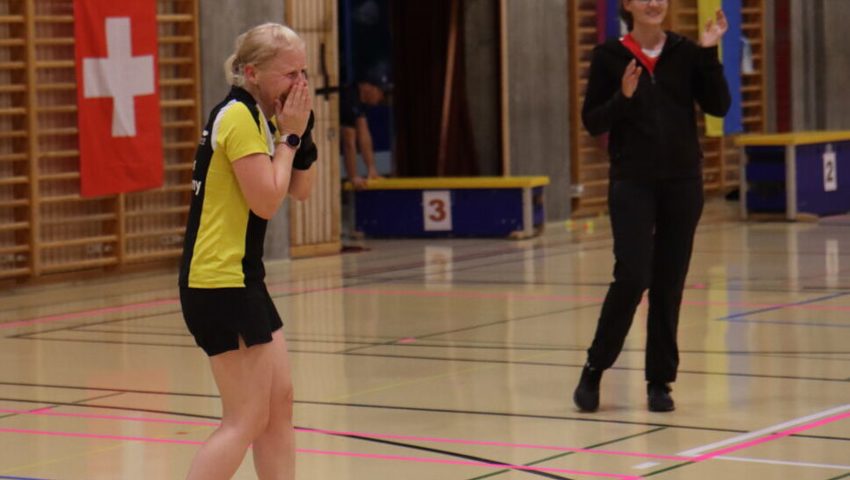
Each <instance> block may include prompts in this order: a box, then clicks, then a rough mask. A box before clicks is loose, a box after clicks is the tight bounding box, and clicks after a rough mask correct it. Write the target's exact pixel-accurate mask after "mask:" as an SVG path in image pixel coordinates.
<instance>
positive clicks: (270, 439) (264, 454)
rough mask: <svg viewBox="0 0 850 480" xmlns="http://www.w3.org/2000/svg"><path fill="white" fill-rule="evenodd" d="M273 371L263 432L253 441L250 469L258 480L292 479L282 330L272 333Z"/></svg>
mask: <svg viewBox="0 0 850 480" xmlns="http://www.w3.org/2000/svg"><path fill="white" fill-rule="evenodd" d="M272 346H273V347H274V359H273V360H272V363H273V365H274V367H273V368H274V371H273V372H272V377H273V378H272V388H271V394H270V396H269V398H268V401H269V412H270V415H269V422H268V426H267V427H266V430H265V431H264V432H262V434H261V435H260V436H259V437H257V439H256V440H254V469H255V470H256V471H257V477H258V478H259V479H260V480H294V479H295V431H294V430H293V424H292V374H291V373H290V365H289V353H288V352H287V348H286V340H285V339H284V337H283V330H282V329H281V330H278V331H276V332H274V333H273V334H272Z"/></svg>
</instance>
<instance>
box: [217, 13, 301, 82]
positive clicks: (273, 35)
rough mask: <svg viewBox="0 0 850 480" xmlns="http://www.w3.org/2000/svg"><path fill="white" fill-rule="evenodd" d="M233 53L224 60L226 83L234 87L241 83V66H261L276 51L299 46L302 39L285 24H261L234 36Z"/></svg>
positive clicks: (243, 70)
mask: <svg viewBox="0 0 850 480" xmlns="http://www.w3.org/2000/svg"><path fill="white" fill-rule="evenodd" d="M234 43H235V44H234V49H233V54H232V55H230V56H229V57H227V60H226V61H225V62H224V76H225V78H226V79H227V83H228V84H230V85H234V86H237V87H241V86H243V85H244V84H245V65H254V66H258V67H259V66H262V65H263V64H264V63H266V62H268V61H269V60H271V59H272V58H274V57H275V56H276V55H277V54H278V53H279V52H281V51H285V50H291V49H299V48H300V49H303V48H304V47H305V43H304V40H303V39H301V37H300V36H298V34H297V33H295V31H294V30H292V29H291V28H289V27H286V26H284V25H281V24H279V23H264V24H262V25H258V26H256V27H254V28H251V29H250V30H248V31H247V32H245V33H243V34H241V35H239V36H238V37H236V41H235V42H234Z"/></svg>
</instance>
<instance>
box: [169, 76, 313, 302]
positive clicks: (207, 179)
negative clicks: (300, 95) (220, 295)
mask: <svg viewBox="0 0 850 480" xmlns="http://www.w3.org/2000/svg"><path fill="white" fill-rule="evenodd" d="M310 123H311V125H310V126H312V123H313V122H312V115H311V122H310ZM310 133H311V132H310V127H309V126H308V129H307V131H306V132H305V134H304V136H303V140H302V141H303V143H302V148H301V149H299V151H298V153H297V154H296V158H297V157H298V156H299V155H312V156H315V155H316V152H315V146H314V145H313V142H312V138H310ZM277 136H278V135H277V133H276V131H275V125H274V123H273V122H271V121H268V120H267V119H266V118H265V116H264V115H263V114H262V112H261V111H260V109H259V108H258V107H257V103H256V101H255V100H254V98H253V97H252V96H251V94H250V93H248V92H247V91H246V90H244V89H242V88H239V87H233V88H232V89H231V91H230V94H229V95H228V96H227V98H225V99H224V101H223V102H221V103H219V104H218V105H217V106H216V107H215V108H213V110H212V112H210V117H209V120H208V122H207V125H206V127H205V128H204V132H203V135H202V137H201V141H200V144H199V145H198V150H197V152H196V153H195V164H194V168H193V173H192V190H193V193H194V194H193V196H192V204H191V206H190V208H189V220H188V224H187V226H186V238H185V241H184V245H183V262H182V265H181V268H180V280H179V284H180V286H182V287H190V288H238V287H245V286H246V285H249V284H251V283H254V282H258V281H262V280H263V278H264V277H265V269H264V267H263V261H262V259H263V240H264V238H265V234H266V224H267V223H268V222H267V221H266V220H265V219H263V218H260V217H259V216H257V215H255V214H254V213H253V212H252V211H251V210H250V209H249V207H248V203H247V201H246V200H245V197H244V196H243V195H242V190H241V189H240V187H239V182H238V180H237V178H236V175H235V174H234V172H233V168H232V165H231V162H233V161H234V160H238V159H240V158H242V157H245V156H246V155H251V154H256V153H261V154H265V155H269V161H271V155H273V154H274V148H275V147H274V146H275V140H276V137H277ZM305 144H306V145H309V146H310V147H311V148H309V149H304V148H303V146H304V145H305Z"/></svg>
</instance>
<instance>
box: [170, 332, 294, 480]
mask: <svg viewBox="0 0 850 480" xmlns="http://www.w3.org/2000/svg"><path fill="white" fill-rule="evenodd" d="M278 349H279V347H278ZM278 349H276V348H275V347H274V345H272V344H271V343H266V344H262V345H255V346H252V347H251V348H246V347H245V345H244V344H243V343H242V341H241V340H240V342H239V350H234V351H230V352H225V353H222V354H219V355H215V356H213V357H210V366H211V367H212V372H213V376H214V377H215V381H216V385H218V390H219V392H220V393H221V402H222V409H223V416H222V419H221V425H220V426H219V427H218V429H216V431H215V432H213V434H212V435H210V437H209V438H208V439H207V442H206V443H205V444H204V445H203V446H202V447H201V449H200V450H198V453H196V454H195V458H194V460H193V461H192V467H191V468H190V469H189V475H188V476H187V477H186V478H187V480H214V479H229V478H231V477H232V476H233V474H234V473H236V470H238V469H239V465H241V464H242V460H243V459H244V458H245V452H246V451H247V449H248V447H249V446H250V445H251V442H253V441H254V439H255V438H257V437H258V436H259V435H260V434H261V433H262V432H263V431H264V430H265V429H266V426H267V425H268V421H269V402H268V398H269V395H270V394H271V388H272V374H273V371H274V365H275V361H274V360H273V359H274V358H275V357H276V356H279V354H278V353H277V352H278Z"/></svg>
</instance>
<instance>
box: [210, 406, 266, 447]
mask: <svg viewBox="0 0 850 480" xmlns="http://www.w3.org/2000/svg"><path fill="white" fill-rule="evenodd" d="M269 418H270V411H269V408H268V407H266V408H263V407H260V406H257V407H256V408H253V409H251V410H250V411H248V412H245V413H244V414H243V415H240V416H239V417H238V418H228V417H225V418H224V419H223V420H222V423H221V425H222V428H225V429H228V430H230V431H231V432H232V433H233V434H234V435H237V436H238V437H239V438H241V439H242V440H243V441H247V442H248V443H251V442H252V441H254V439H255V438H257V437H258V436H260V435H261V434H262V433H263V432H264V431H266V429H267V428H268V425H269Z"/></svg>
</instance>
